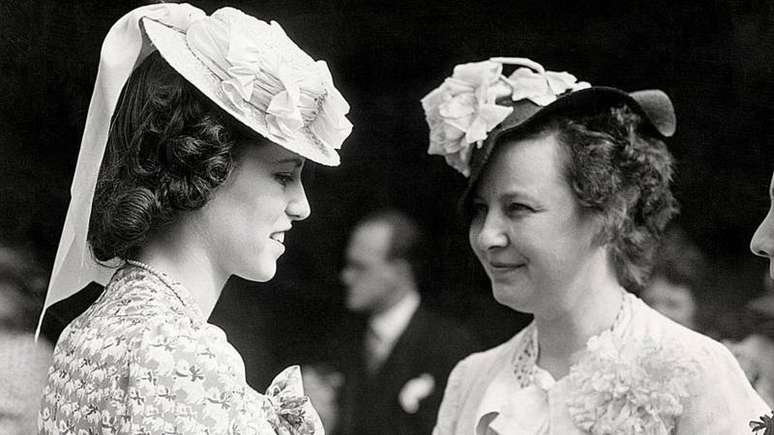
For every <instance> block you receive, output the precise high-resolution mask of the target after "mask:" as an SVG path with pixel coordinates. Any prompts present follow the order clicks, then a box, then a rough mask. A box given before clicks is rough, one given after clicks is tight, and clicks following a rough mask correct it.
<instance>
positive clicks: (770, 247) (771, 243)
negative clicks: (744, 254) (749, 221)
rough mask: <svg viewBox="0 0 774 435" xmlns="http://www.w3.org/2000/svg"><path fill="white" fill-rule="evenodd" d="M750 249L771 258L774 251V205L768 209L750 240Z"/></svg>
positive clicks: (754, 252) (761, 255) (756, 253)
mask: <svg viewBox="0 0 774 435" xmlns="http://www.w3.org/2000/svg"><path fill="white" fill-rule="evenodd" d="M750 250H751V251H752V252H753V254H755V255H758V256H760V257H767V258H771V256H772V253H773V252H774V207H772V209H770V210H769V212H768V214H766V217H765V218H764V219H763V222H761V224H760V225H758V229H757V230H755V234H753V237H752V240H751V241H750Z"/></svg>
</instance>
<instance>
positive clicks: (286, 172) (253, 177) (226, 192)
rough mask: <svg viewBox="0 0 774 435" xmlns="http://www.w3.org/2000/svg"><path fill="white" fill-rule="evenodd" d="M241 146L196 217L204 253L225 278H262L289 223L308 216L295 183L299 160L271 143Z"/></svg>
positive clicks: (273, 265)
mask: <svg viewBox="0 0 774 435" xmlns="http://www.w3.org/2000/svg"><path fill="white" fill-rule="evenodd" d="M243 146H244V148H245V149H244V150H243V152H242V154H241V156H240V157H239V158H238V159H237V161H236V165H235V167H234V169H233V170H232V172H231V174H229V178H228V179H227V180H226V181H225V182H224V183H223V185H221V186H220V187H219V188H218V189H217V190H216V191H215V192H214V195H213V197H212V198H211V199H210V200H209V201H208V202H207V203H206V204H205V206H204V207H203V208H202V209H201V215H200V217H199V219H200V222H201V225H202V226H203V228H202V229H203V231H202V232H203V234H204V237H205V238H206V243H207V249H208V255H209V256H210V257H211V260H212V261H213V263H215V264H216V265H218V266H219V267H220V268H221V269H222V270H223V272H225V273H226V275H227V276H230V275H232V274H233V275H238V276H240V277H242V278H245V279H249V280H253V281H268V280H270V279H271V278H273V277H274V274H275V273H276V270H277V259H278V258H279V256H280V255H282V253H283V252H284V251H285V245H284V241H285V237H286V235H287V232H288V231H290V229H291V227H292V224H293V222H294V221H298V220H302V219H306V218H307V217H308V216H309V214H310V209H309V202H308V201H307V198H306V193H305V192H304V187H303V185H302V183H301V170H302V169H303V166H304V162H305V160H304V158H302V157H300V156H298V155H297V154H294V153H292V152H290V151H288V150H286V149H285V148H282V147H280V146H278V145H276V144H273V143H265V144H258V145H256V144H245V145H243Z"/></svg>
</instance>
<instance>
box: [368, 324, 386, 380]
mask: <svg viewBox="0 0 774 435" xmlns="http://www.w3.org/2000/svg"><path fill="white" fill-rule="evenodd" d="M365 353H366V354H365V360H366V369H367V370H368V373H369V374H371V375H373V374H376V372H377V371H378V370H379V367H381V365H382V363H383V362H384V360H385V358H386V357H387V342H386V340H385V339H384V338H383V337H382V336H380V335H379V333H378V332H377V331H376V330H375V329H374V328H373V327H372V326H370V325H369V326H368V330H367V331H366V338H365Z"/></svg>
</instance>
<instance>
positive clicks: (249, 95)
mask: <svg viewBox="0 0 774 435" xmlns="http://www.w3.org/2000/svg"><path fill="white" fill-rule="evenodd" d="M141 24H142V26H143V28H144V30H145V34H146V35H147V36H148V38H149V39H150V41H151V42H152V43H153V46H154V47H155V48H156V49H157V50H158V51H159V53H160V54H161V56H162V57H163V58H164V60H166V61H167V62H168V63H169V64H170V65H171V66H172V67H173V68H174V69H175V70H176V71H177V72H179V73H180V74H181V75H182V76H183V77H185V79H186V80H188V81H189V82H190V83H191V84H193V85H194V86H196V88H198V89H199V90H200V91H201V92H202V93H203V94H204V95H206V96H207V97H208V98H209V99H210V100H212V101H214V102H215V103H217V104H218V106H220V107H221V108H222V109H223V110H225V111H226V112H228V113H229V114H230V115H231V116H233V117H234V118H236V119H238V120H239V121H241V122H242V123H243V124H245V125H246V126H247V127H249V128H251V129H252V130H254V131H256V132H257V133H259V134H260V135H262V136H264V137H266V138H268V139H270V140H271V141H273V142H275V143H277V144H278V145H281V146H282V147H284V148H287V149H288V150H290V151H293V152H294V153H297V154H299V155H301V156H303V157H306V158H308V159H310V160H312V161H314V162H317V163H320V164H323V165H327V166H336V165H338V164H339V155H338V153H337V152H336V150H337V149H339V148H340V147H341V144H342V142H343V141H344V139H346V137H347V136H349V134H350V132H351V131H352V124H351V123H350V122H349V121H348V120H347V118H346V116H345V115H346V114H347V113H348V112H349V105H348V104H347V102H346V101H345V100H344V98H343V97H342V96H341V94H340V93H339V91H338V90H337V89H336V87H335V86H334V85H333V80H332V78H331V74H330V72H329V70H328V66H327V64H326V63H325V62H324V61H314V60H313V59H312V58H311V57H310V56H309V55H307V54H306V53H305V52H304V51H303V50H301V49H300V48H299V47H298V46H297V45H296V44H295V43H294V42H293V41H291V40H290V38H289V37H288V36H287V35H286V34H285V32H284V30H282V27H280V25H279V24H278V23H276V22H274V21H272V22H271V23H266V22H264V21H260V20H258V19H256V18H254V17H251V16H249V15H247V14H244V13H243V12H241V11H239V10H237V9H234V8H223V9H219V10H217V11H215V12H214V13H213V14H212V15H211V16H205V17H202V18H200V19H197V20H194V21H192V22H191V23H190V25H189V26H188V28H187V29H181V28H176V27H175V26H174V24H170V23H165V22H164V21H162V20H159V19H154V18H153V17H146V18H143V19H142V21H141Z"/></svg>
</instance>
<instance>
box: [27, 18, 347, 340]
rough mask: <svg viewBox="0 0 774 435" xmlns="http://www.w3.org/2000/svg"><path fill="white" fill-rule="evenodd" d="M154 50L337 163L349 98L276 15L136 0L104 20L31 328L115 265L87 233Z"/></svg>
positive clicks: (312, 155) (296, 144)
mask: <svg viewBox="0 0 774 435" xmlns="http://www.w3.org/2000/svg"><path fill="white" fill-rule="evenodd" d="M154 50H158V51H159V53H160V54H161V57H162V58H164V60H165V61H166V62H167V63H169V64H170V65H171V66H172V68H174V69H175V70H176V71H177V72H178V73H180V74H181V75H182V76H183V77H184V78H185V79H186V80H188V81H189V82H190V83H191V84H193V85H194V86H195V87H196V88H197V89H198V90H199V91H201V93H202V94H204V95H205V96H206V97H207V98H209V99H210V100H212V101H213V102H215V103H216V104H217V105H218V106H219V107H221V108H222V109H223V110H224V111H225V112H226V113H228V114H230V115H231V116H233V117H234V118H235V119H237V120H238V121H240V122H241V123H242V124H244V125H245V126H246V127H248V128H249V129H251V130H253V131H255V132H256V133H258V134H260V135H261V136H263V137H265V138H267V139H269V140H271V141H272V142H274V143H276V144H278V145H280V146H282V147H284V148H286V149H288V150H290V151H292V152H294V153H297V154H299V155H300V156H303V157H306V158H307V159H309V160H312V161H314V162H317V163H320V164H323V165H327V166H336V165H338V164H339V161H340V160H339V155H338V153H337V151H336V150H337V149H339V148H340V147H341V144H342V143H343V142H344V139H346V138H347V136H349V134H350V132H351V130H352V124H351V123H350V122H349V121H348V120H347V118H346V114H347V113H348V112H349V105H348V104H347V102H346V101H345V100H344V98H343V97H342V96H341V94H340V93H339V91H338V90H337V89H336V88H335V86H334V85H333V81H332V79H331V75H330V72H329V71H328V66H327V65H326V63H325V62H323V61H314V60H313V59H312V58H311V57H309V55H307V54H306V53H305V52H304V51H303V50H301V49H300V48H299V47H298V46H297V45H296V44H295V43H293V41H291V40H290V38H288V36H287V35H286V34H285V32H284V31H283V30H282V28H281V27H280V26H279V24H277V23H275V22H271V23H266V22H264V21H260V20H258V19H256V18H253V17H251V16H249V15H246V14H244V13H242V12H241V11H239V10H237V9H233V8H223V9H219V10H218V11H216V12H214V13H213V14H212V15H211V16H207V15H206V14H205V13H204V12H203V11H202V10H200V9H198V8H195V7H193V6H191V5H188V4H175V3H163V4H154V5H148V6H143V7H139V8H137V9H135V10H133V11H131V12H129V13H128V14H126V15H125V16H123V17H122V18H121V19H120V20H118V21H117V22H116V23H115V24H114V25H113V27H111V29H110V31H109V32H108V34H107V36H106V37H105V41H104V42H103V44H102V51H101V54H100V63H99V70H98V71H97V79H96V82H95V84H94V93H93V94H92V97H91V102H90V104H89V112H88V115H87V117H86V126H85V128H84V132H83V138H82V140H81V148H80V152H79V154H78V163H77V165H76V167H75V175H74V176H73V183H72V186H71V188H70V193H71V199H70V205H69V208H68V210H67V217H66V218H65V224H64V228H63V230H62V236H61V238H60V240H59V248H58V250H57V254H56V259H55V260H54V268H53V270H52V272H51V280H50V281H49V287H48V292H47V293H46V300H45V302H44V305H43V312H42V313H41V315H40V319H39V322H38V331H37V332H36V336H37V334H38V333H39V332H40V325H41V324H42V321H43V315H44V314H45V311H46V309H47V308H48V307H50V306H51V305H53V304H54V303H56V302H58V301H61V300H63V299H65V298H67V297H69V296H71V295H73V294H74V293H76V292H78V291H79V290H80V289H82V288H84V287H85V286H86V285H88V284H89V283H91V282H92V281H94V282H97V283H99V284H103V285H104V284H106V283H107V282H108V280H109V279H110V277H111V276H112V274H113V272H114V269H113V268H110V267H106V266H105V265H103V264H100V263H98V262H97V261H96V260H95V259H94V256H93V255H92V253H91V249H90V248H89V244H88V241H87V236H88V231H89V219H90V217H91V206H92V200H93V198H94V191H95V187H96V184H97V178H98V175H99V168H100V166H101V163H102V158H103V156H104V153H105V147H106V144H107V141H108V136H109V133H110V123H111V118H112V116H113V112H114V110H115V108H116V104H117V103H118V99H119V96H120V94H121V90H122V89H123V87H124V85H125V83H126V82H127V80H128V79H129V76H130V75H131V73H132V71H133V70H134V68H136V67H137V66H138V65H139V64H140V63H142V61H143V60H144V59H145V58H146V57H147V56H148V55H149V54H150V53H152V52H153V51H154Z"/></svg>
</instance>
